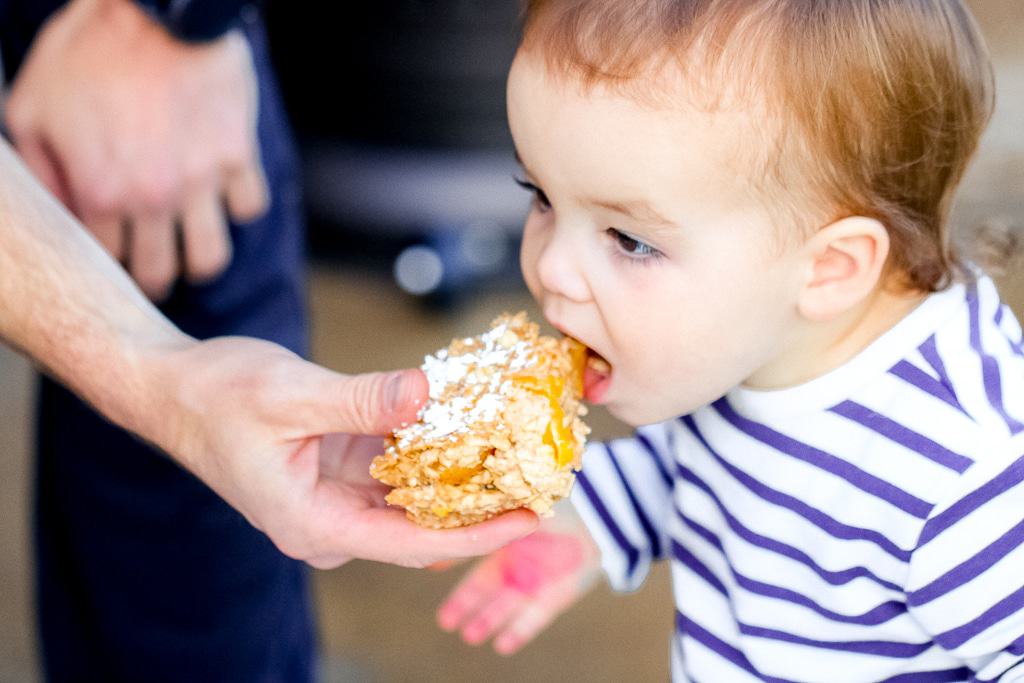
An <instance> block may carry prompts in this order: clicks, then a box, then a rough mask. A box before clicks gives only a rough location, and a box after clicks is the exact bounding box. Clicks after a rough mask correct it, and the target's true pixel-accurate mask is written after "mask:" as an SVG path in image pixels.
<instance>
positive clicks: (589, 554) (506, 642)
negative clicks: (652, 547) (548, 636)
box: [437, 504, 600, 655]
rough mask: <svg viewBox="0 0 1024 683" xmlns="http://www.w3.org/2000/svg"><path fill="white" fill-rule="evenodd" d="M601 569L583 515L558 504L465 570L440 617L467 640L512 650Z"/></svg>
mask: <svg viewBox="0 0 1024 683" xmlns="http://www.w3.org/2000/svg"><path fill="white" fill-rule="evenodd" d="M599 573H600V563H599V558H598V551H597V548H596V546H595V545H594V543H593V541H591V539H590V537H589V536H588V535H587V531H586V529H585V528H584V526H583V523H582V521H581V520H579V519H578V518H577V517H576V515H575V513H574V512H573V511H572V508H571V507H569V506H566V505H564V504H560V505H559V506H558V512H557V513H556V515H555V517H553V518H550V519H545V520H542V521H541V525H540V528H539V529H538V530H537V531H536V532H534V533H533V534H531V535H529V536H527V537H526V538H521V539H519V540H516V541H513V542H512V543H510V544H508V545H507V546H505V547H504V548H502V549H501V550H499V551H497V552H496V553H494V554H492V555H490V556H489V557H487V558H485V559H483V560H481V561H480V562H479V563H478V564H477V565H476V566H475V567H474V568H473V570H472V571H470V572H469V573H467V574H466V576H465V577H463V579H462V580H461V581H460V582H459V583H458V585H457V586H456V587H455V588H453V589H452V591H451V593H450V594H449V595H448V597H447V598H446V599H445V601H444V602H443V603H442V605H441V607H440V608H438V611H437V623H438V625H439V626H440V627H441V628H442V629H444V630H445V631H458V632H459V636H460V637H461V638H462V640H463V641H464V642H465V643H467V644H469V645H479V644H481V643H483V642H485V641H487V640H490V639H492V638H493V646H494V650H495V651H496V652H498V653H499V654H503V655H512V654H515V653H516V652H518V651H519V650H520V649H522V648H523V647H524V646H525V645H526V644H527V643H529V642H530V641H531V640H533V639H534V638H535V637H536V636H537V634H538V633H540V632H541V631H543V630H544V629H545V628H547V627H548V625H550V623H551V622H552V621H554V620H555V618H556V617H557V616H558V615H559V614H561V613H562V612H563V611H565V610H567V609H568V608H569V607H570V606H572V605H574V604H575V603H576V602H577V601H579V600H580V599H581V598H582V597H583V596H584V595H586V594H587V593H588V592H589V591H590V589H591V588H592V587H593V586H594V585H595V584H596V581H597V577H598V576H599Z"/></svg>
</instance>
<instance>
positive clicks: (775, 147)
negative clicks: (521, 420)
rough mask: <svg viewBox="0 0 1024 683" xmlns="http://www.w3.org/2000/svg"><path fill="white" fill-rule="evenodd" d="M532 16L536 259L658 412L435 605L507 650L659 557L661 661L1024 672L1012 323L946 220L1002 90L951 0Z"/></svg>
mask: <svg viewBox="0 0 1024 683" xmlns="http://www.w3.org/2000/svg"><path fill="white" fill-rule="evenodd" d="M524 36H525V37H524V41H523V44H522V46H521V48H520V50H519V53H518V55H517V56H516V59H515V62H514V64H513V67H512V71H511V74H510V77H509V84H508V98H509V116H510V124H511V129H512V133H513V136H514V139H515V144H516V148H517V152H518V156H519V159H520V161H521V163H522V168H523V177H522V179H521V180H520V184H521V185H523V186H524V187H526V188H527V189H529V190H530V191H531V192H533V193H534V203H533V207H532V210H531V212H530V214H529V217H528V219H527V221H526V226H525V232H524V236H523V246H522V268H523V272H524V274H525V278H526V282H527V283H528V285H529V288H530V291H531V292H532V293H533V295H534V296H535V297H536V298H537V300H538V302H539V303H540V304H541V306H542V307H543V311H544V314H545V316H546V317H547V318H548V320H549V321H550V322H551V323H552V324H553V325H554V326H555V327H557V328H558V329H559V330H561V331H562V332H564V333H565V334H566V335H569V336H572V337H574V338H575V339H577V340H580V341H581V342H583V343H584V344H586V345H587V346H588V347H589V348H590V349H591V350H592V352H593V353H594V354H598V355H600V356H601V357H602V358H603V359H604V360H605V361H606V362H607V367H608V368H610V369H609V370H608V371H607V372H606V373H597V374H596V375H595V373H593V372H592V373H591V376H590V377H589V378H588V381H587V386H586V396H587V398H588V399H589V400H590V401H592V402H594V403H601V404H604V405H606V406H607V407H608V408H609V410H610V411H611V412H612V413H614V414H615V415H616V416H618V417H620V418H621V419H623V420H624V421H626V422H628V423H630V424H632V425H647V426H643V427H640V428H639V429H638V431H637V432H636V435H635V436H634V437H633V438H631V439H625V440H621V441H614V442H611V443H607V444H598V445H594V446H592V447H590V448H589V449H588V451H587V453H586V455H585V457H584V465H583V471H582V473H581V475H580V477H579V482H578V486H576V487H575V489H574V491H573V494H572V502H573V504H574V505H573V506H574V508H575V510H576V512H577V513H578V514H579V516H580V517H581V518H582V520H583V522H584V523H585V528H586V534H582V535H573V534H570V533H567V532H565V531H560V530H559V529H558V528H557V527H556V528H555V529H554V530H551V529H549V530H542V531H541V532H539V534H538V535H535V536H534V537H531V538H528V539H525V540H523V541H521V542H518V543H515V544H513V545H511V546H509V547H508V548H506V549H505V550H503V551H501V552H500V553H499V554H498V555H496V556H493V557H491V558H489V559H488V560H485V561H484V563H483V565H481V566H480V567H478V568H477V569H476V570H475V571H474V572H472V573H471V574H470V576H469V577H468V578H467V579H466V580H465V582H464V583H463V585H462V586H461V587H460V588H458V589H456V591H455V593H454V594H453V595H452V596H451V597H450V598H449V600H448V601H447V602H446V604H445V605H444V606H443V607H442V608H441V612H440V614H439V620H440V622H441V624H442V626H443V627H445V628H449V629H454V628H461V629H462V631H463V637H464V638H465V639H466V640H467V641H470V642H481V641H482V640H484V639H486V638H488V637H490V636H491V635H494V636H496V640H495V646H496V648H497V649H498V650H499V651H502V652H511V651H514V650H516V649H518V648H519V647H520V646H522V645H523V644H524V643H525V642H526V641H527V640H529V639H530V638H531V637H532V636H533V635H534V634H535V633H536V632H537V631H538V630H539V629H540V628H542V627H543V626H544V625H545V624H546V623H547V622H548V621H549V620H550V619H551V618H553V616H554V615H555V614H557V613H558V612H559V611H561V610H562V609H564V608H565V607H566V606H567V604H569V603H571V602H572V601H573V600H574V599H575V598H576V597H578V596H579V595H580V594H581V592H582V591H581V585H582V584H581V582H582V577H584V576H586V575H587V573H588V570H589V569H591V568H594V567H597V566H598V564H600V566H601V567H602V568H603V569H604V571H605V573H606V574H607V577H608V579H609V581H610V582H611V584H612V586H613V587H615V588H617V589H622V590H631V589H634V588H636V587H637V586H639V585H640V583H641V582H642V581H643V580H644V577H645V576H646V574H647V573H648V570H649V568H650V566H651V563H652V562H654V561H657V560H662V559H665V560H668V561H669V562H671V565H672V577H673V582H674V594H675V619H674V623H675V634H674V637H673V639H672V647H671V657H672V669H673V676H674V678H675V679H677V680H698V681H716V682H718V681H723V682H730V683H731V682H733V681H752V680H789V681H813V682H817V683H821V682H823V681H829V682H836V681H882V680H908V681H909V680H914V681H918V680H923V681H954V680H968V679H970V680H984V681H991V680H997V679H998V680H1016V679H1018V678H1020V677H1024V663H1022V661H1024V659H1022V658H1024V609H1022V608H1024V588H1022V586H1024V547H1022V542H1024V485H1022V484H1021V482H1022V480H1024V457H1022V456H1024V352H1022V349H1021V330H1020V327H1019V325H1018V323H1017V321H1016V320H1015V319H1014V317H1013V315H1012V314H1011V313H1010V312H1009V310H1008V309H1007V308H1006V307H1005V306H1004V305H1003V304H1002V303H1001V302H1000V300H999V295H998V294H997V292H996V290H995V287H994V286H993V283H992V281H991V280H990V279H988V277H986V276H985V275H983V274H982V273H981V272H980V271H979V270H977V268H976V267H975V266H974V265H973V263H972V259H971V257H970V255H969V254H968V255H962V254H960V253H959V252H958V251H957V250H956V249H955V248H954V247H953V245H952V241H951V239H950V228H949V225H948V215H949V209H950V205H951V203H952V199H953V195H954V192H955V190H956V186H957V185H958V183H959V181H960V179H961V177H962V176H963V173H964V170H965V168H966V166H967V164H968V162H969V160H970V158H971V156H972V155H973V153H974V151H975V148H976V146H977V143H978V139H979V136H980V135H981V132H982V130H983V129H984V127H985V125H986V123H987V121H988V118H989V115H990V111H991V102H992V83H991V73H990V65H989V62H988V59H987V55H986V51H985V48H984V46H983V44H982V40H981V38H980V36H979V33H978V30H977V28H976V26H975V24H974V22H973V20H972V18H971V17H970V15H969V14H968V12H967V10H966V9H965V8H964V6H963V4H962V3H961V2H960V1H959V0H814V1H813V2H812V1H809V0H772V1H767V0H766V1H764V2H753V1H751V0H715V1H712V0H707V1H700V0H657V1H655V0H633V1H631V2H623V1H620V0H531V1H530V2H529V3H528V9H527V21H526V28H525V33H524ZM557 519H558V515H556V521H557ZM561 523H562V524H565V523H566V521H565V520H562V522H561ZM588 536H589V538H588ZM589 539H592V540H589Z"/></svg>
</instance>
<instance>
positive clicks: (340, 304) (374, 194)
mask: <svg viewBox="0 0 1024 683" xmlns="http://www.w3.org/2000/svg"><path fill="white" fill-rule="evenodd" d="M968 4H969V5H970V6H971V7H972V9H973V10H974V12H975V14H976V16H977V17H978V19H979V21H980V23H981V25H982V29H983V31H984V33H985V34H986V37H987V38H988V40H989V44H990V47H991V49H992V52H993V57H994V60H995V64H996V70H997V78H998V98H999V100H998V108H997V112H996V116H995V119H994V120H993V123H992V126H991V128H990V129H989V131H988V134H987V135H986V138H985V140H984V143H983V148H982V151H981V154H980V156H979V158H978V160H977V161H976V163H975V165H974V166H973V168H972V170H971V173H970V175H969V177H968V179H967V181H966V183H965V186H964V188H963V191H962V194H961V197H960V201H959V204H958V206H957V223H958V225H962V226H965V227H966V226H974V225H978V224H981V223H983V222H988V221H993V220H995V221H1004V222H1006V223H1008V224H1012V225H1016V226H1024V3H1022V2H1021V1H1020V0H974V1H972V2H968ZM291 7H294V6H289V5H286V4H284V3H280V2H276V3H275V2H272V1H271V2H269V3H267V7H266V11H267V15H268V23H269V27H270V30H271V40H272V46H273V49H274V54H275V61H276V63H277V66H278V69H279V75H280V78H281V81H282V83H283V87H284V92H285V96H286V100H287V104H288V107H289V110H290V114H291V117H292V120H293V123H294V125H295V129H296V132H297V134H298V137H299V141H300V146H301V149H302V155H303V170H304V183H305V192H306V199H307V210H308V216H309V226H310V229H309V238H310V262H311V278H310V283H309V303H310V308H311V312H312V321H313V333H314V334H313V357H314V359H315V360H316V361H318V362H320V363H322V364H324V365H327V366H329V367H331V368H334V369H337V370H341V371H345V372H360V371H369V370H378V369H385V368H394V367H403V366H411V365H417V364H418V363H419V362H420V361H421V359H422V356H423V354H424V353H427V352H430V351H432V350H434V349H436V348H438V347H441V346H444V345H446V344H447V342H448V340H449V339H450V338H451V337H453V336H456V335H465V334H475V333H477V332H479V331H480V330H482V329H484V328H485V327H486V325H487V323H488V322H489V320H490V319H491V318H492V317H494V316H495V315H496V314H498V313H500V312H502V311H504V310H512V311H514V310H520V309H527V310H528V311H530V312H531V315H532V316H533V317H534V318H535V319H539V313H538V311H537V310H536V309H535V307H534V306H533V305H532V303H531V301H530V300H529V297H528V295H527V294H526V292H525V290H524V288H523V287H522V284H521V282H520V280H519V276H518V266H517V247H516V242H517V236H518V230H519V226H520V223H521V220H522V218H523V216H524V215H525V211H526V206H527V203H528V197H527V195H526V194H525V193H523V192H522V191H521V190H520V189H519V188H517V187H516V186H515V185H514V184H513V182H512V180H511V176H512V174H513V172H514V171H515V162H514V160H513V158H512V150H511V141H510V137H509V134H508V130H507V128H506V125H505V120H504V76H505V71H506V69H507V67H508V64H509V62H510V60H511V57H512V54H513V52H514V49H515V45H516V40H517V33H518V25H517V12H518V9H517V7H518V4H517V3H516V2H513V1H512V0H431V1H430V2H427V1H426V0H389V1H384V2H379V3H372V4H371V3H363V4H359V3H357V4H355V5H353V4H349V3H345V4H340V3H307V4H306V5H304V6H303V8H302V11H301V12H297V11H293V10H292V9H291ZM1000 283H1001V285H1002V288H1003V293H1004V296H1005V297H1006V298H1007V299H1008V301H1009V303H1010V304H1011V305H1012V306H1013V307H1014V309H1015V310H1016V311H1017V314H1018V316H1021V315H1022V314H1024V274H1021V273H1018V272H1010V273H1008V274H1007V275H1006V276H1005V277H1003V278H1002V279H1001V280H1000ZM0 387H2V388H0V416H2V418H3V419H2V420H0V682H6V681H18V682H21V681H29V682H31V681H35V680H38V673H37V665H36V662H35V653H34V635H33V610H32V604H31V592H30V583H29V582H30V572H29V566H28V562H29V560H30V553H29V547H28V536H27V524H28V516H27V515H28V509H29V505H28V490H29V472H30V462H29V458H28V454H29V433H30V423H29V415H30V402H31V396H32V388H33V377H32V373H31V369H30V368H29V367H28V365H27V364H26V363H24V361H22V360H21V359H19V358H18V357H16V356H14V355H13V354H12V353H10V352H8V351H6V350H4V349H0ZM590 422H591V424H592V426H593V427H594V434H595V437H596V438H606V437H610V436H615V435H618V434H621V433H623V432H624V429H623V428H622V426H621V425H619V424H617V423H616V422H615V421H614V420H612V419H610V418H609V417H608V416H607V415H605V414H602V413H600V412H599V411H598V413H597V414H596V415H595V416H594V417H593V419H592V420H590ZM462 571H463V570H462V568H456V569H454V570H450V571H448V572H443V573H435V572H430V571H416V570H406V569H398V568H393V567H386V566H381V565H377V564H373V563H366V562H353V563H350V564H348V565H346V566H345V567H342V568H340V569H337V570H334V571H328V572H315V576H314V583H315V590H316V603H317V609H318V614H319V619H320V628H321V638H322V650H323V654H324V664H323V674H324V675H323V678H324V680H325V681H328V682H332V681H360V682H361V681H430V680H445V681H476V680H484V679H488V680H492V681H522V680H528V681H559V680H565V679H568V678H575V679H578V680H584V681H626V680H630V681H637V680H640V681H647V680H666V679H667V676H668V634H669V631H670V629H671V617H672V603H671V597H670V594H669V587H668V577H667V572H666V571H665V570H664V567H662V568H660V569H659V570H658V571H656V572H655V573H654V575H653V576H652V577H651V580H650V581H648V583H647V585H646V586H645V587H644V588H643V589H642V590H641V591H640V592H639V593H637V594H633V595H629V596H614V595H612V594H610V593H609V592H608V591H607V590H605V589H603V588H599V589H598V590H597V591H595V592H594V593H593V594H591V595H590V596H589V597H588V598H587V599H586V600H585V601H584V602H583V603H582V604H581V605H580V606H578V607H577V609H575V610H574V611H572V612H571V613H569V614H567V615H566V616H565V617H563V618H562V619H561V620H560V621H559V622H558V623H557V624H555V626H554V627H552V628H551V629H550V630H549V631H548V632H547V633H546V634H545V635H544V636H543V637H541V638H540V639H539V640H538V641H537V642H535V643H533V644H532V645H530V646H528V647H527V648H526V649H525V650H524V651H523V652H522V653H521V654H519V655H516V656H515V657H513V658H511V659H505V658H502V657H498V656H497V655H494V654H493V653H492V652H491V651H489V650H488V649H487V648H470V647H468V646H465V645H463V644H462V643H461V642H460V641H459V640H458V639H457V638H456V637H455V636H451V635H448V634H444V633H442V632H441V631H440V630H439V629H438V628H437V627H436V626H435V625H434V620H433V611H434V609H435V608H436V606H437V605H438V604H439V602H440V600H441V599H442V597H443V596H444V595H445V594H446V593H447V591H448V590H449V589H450V588H451V586H452V585H453V584H454V582H455V581H456V580H457V578H458V576H459V575H461V573H462Z"/></svg>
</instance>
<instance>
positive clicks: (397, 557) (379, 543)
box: [346, 508, 537, 567]
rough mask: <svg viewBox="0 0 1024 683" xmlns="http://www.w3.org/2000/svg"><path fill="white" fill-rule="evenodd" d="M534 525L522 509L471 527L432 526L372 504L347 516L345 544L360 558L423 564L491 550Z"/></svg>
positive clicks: (531, 518) (532, 519)
mask: <svg viewBox="0 0 1024 683" xmlns="http://www.w3.org/2000/svg"><path fill="white" fill-rule="evenodd" d="M536 528H537V516H536V515H535V514H533V513H532V512H529V511H528V510H513V511H512V512H507V513H505V514H503V515H500V516H498V517H495V518H493V519H490V520H488V521H486V522H482V523H480V524H474V525H473V526H468V527H461V528H458V529H443V530H435V529H424V528H422V527H419V526H417V525H416V524H414V523H413V522H410V521H409V520H408V519H406V517H405V515H404V514H403V513H401V512H400V511H399V510H396V509H393V508H391V509H389V508H373V509H368V510H365V511H363V513H362V514H361V515H359V517H358V518H355V519H349V520H348V524H347V525H346V536H347V538H346V545H347V548H348V550H349V551H350V552H352V554H353V555H354V556H356V557H360V558H362V559H368V560H377V561H380V562H388V563H391V564H399V565H404V566H409V567H425V566H427V565H429V564H432V563H434V562H437V561H439V560H446V559H451V558H463V557H475V556H477V555H486V554H489V553H492V552H494V551H495V550H497V549H498V548H501V547H502V546H505V545H507V544H508V543H511V542H512V541H514V540H515V539H517V538H521V537H523V536H526V535H527V534H530V533H533V531H534V530H536Z"/></svg>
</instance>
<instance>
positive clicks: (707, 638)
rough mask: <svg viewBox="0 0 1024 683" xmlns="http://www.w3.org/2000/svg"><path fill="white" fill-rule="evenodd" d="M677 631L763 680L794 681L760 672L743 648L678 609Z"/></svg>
mask: <svg viewBox="0 0 1024 683" xmlns="http://www.w3.org/2000/svg"><path fill="white" fill-rule="evenodd" d="M676 632H677V633H679V635H680V636H681V637H683V638H686V637H689V638H693V639H694V640H695V641H697V642H698V643H700V644H701V645H703V646H704V647H706V648H707V649H709V650H711V651H712V652H714V653H715V654H717V655H718V656H719V657H721V658H722V659H725V660H727V661H729V662H732V663H733V664H734V665H736V666H738V667H739V668H741V669H743V670H744V671H746V672H747V673H749V674H750V675H751V676H755V677H756V678H759V679H761V680H763V681H768V683H794V682H793V681H788V680H786V679H784V678H776V677H774V676H766V675H765V674H763V673H761V672H759V671H758V670H757V669H755V668H754V665H753V664H751V663H750V660H749V659H747V657H746V655H744V654H743V652H742V651H741V650H739V649H738V648H736V647H735V646H733V645H730V644H729V643H727V642H725V641H724V640H722V639H721V638H719V637H718V636H716V635H714V634H713V633H711V632H710V631H708V630H707V629H705V628H704V627H703V626H701V625H700V624H698V623H697V622H695V621H693V620H692V619H688V618H686V617H685V616H683V614H682V613H681V612H678V611H677V612H676Z"/></svg>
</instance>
